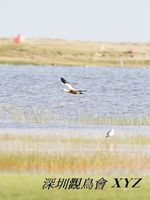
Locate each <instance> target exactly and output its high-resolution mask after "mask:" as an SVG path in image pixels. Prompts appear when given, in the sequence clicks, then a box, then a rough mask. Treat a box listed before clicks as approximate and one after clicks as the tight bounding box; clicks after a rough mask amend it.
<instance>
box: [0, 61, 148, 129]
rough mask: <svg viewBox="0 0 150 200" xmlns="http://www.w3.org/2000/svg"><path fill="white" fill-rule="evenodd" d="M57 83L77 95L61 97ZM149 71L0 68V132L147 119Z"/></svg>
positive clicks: (40, 67)
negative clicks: (68, 85)
mask: <svg viewBox="0 0 150 200" xmlns="http://www.w3.org/2000/svg"><path fill="white" fill-rule="evenodd" d="M60 77H64V78H66V79H67V80H68V81H70V82H71V83H72V84H73V85H74V86H75V87H78V88H80V89H86V90H87V92H86V93H85V94H83V95H71V94H66V93H64V92H63V91H62V89H63V88H64V87H65V86H64V84H63V83H62V82H61V81H60ZM149 86H150V69H149V68H115V67H114V68H113V67H109V68H106V67H101V68H98V67H50V66H49V67H43V66H23V65H22V66H14V65H1V66H0V89H1V92H0V126H1V127H3V126H4V127H7V126H8V127H9V126H11V125H12V126H15V127H18V126H19V125H20V124H22V125H27V126H28V125H29V126H30V125H31V124H38V125H40V124H45V125H48V124H51V123H53V124H56V123H57V122H58V123H61V122H62V123H63V124H68V123H70V121H75V120H77V121H78V123H79V124H80V119H88V120H89V119H93V120H94V119H95V118H97V117H102V118H109V117H110V118H137V117H140V118H142V117H149V116H150V106H149V99H150V89H149Z"/></svg>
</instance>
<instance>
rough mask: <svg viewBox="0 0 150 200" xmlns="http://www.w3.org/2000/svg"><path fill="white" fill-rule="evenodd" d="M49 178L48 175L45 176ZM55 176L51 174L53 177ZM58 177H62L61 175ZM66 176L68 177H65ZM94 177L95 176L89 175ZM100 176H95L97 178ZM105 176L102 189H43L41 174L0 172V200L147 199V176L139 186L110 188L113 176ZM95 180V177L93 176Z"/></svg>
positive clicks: (43, 178)
mask: <svg viewBox="0 0 150 200" xmlns="http://www.w3.org/2000/svg"><path fill="white" fill-rule="evenodd" d="M46 177H47V178H49V177H50V176H49V175H48V176H46ZM55 177H56V176H53V178H55ZM59 178H62V177H61V176H60V177H59ZM66 178H68V177H66ZM90 178H95V177H90ZM99 178H100V177H97V179H99ZM106 178H107V180H108V183H107V185H106V186H105V187H104V189H103V190H95V189H91V190H88V189H78V190H71V189H69V190H64V189H56V188H55V189H50V190H47V189H45V190H43V189H42V186H43V182H44V180H45V176H42V175H30V174H29V175H21V174H2V175H0V183H1V187H0V200H20V199H22V200H41V199H43V200H45V199H46V200H50V199H55V200H60V199H61V200H82V199H85V197H86V199H87V200H93V199H95V200H96V199H97V200H98V199H103V200H109V199H111V200H116V199H121V200H133V199H136V200H140V199H142V200H147V199H149V182H150V179H149V178H143V180H142V182H141V184H140V188H136V189H134V188H131V187H129V188H126V189H125V188H123V187H121V188H112V187H111V186H112V185H113V184H114V182H113V178H110V177H105V179H106ZM95 180H96V178H95Z"/></svg>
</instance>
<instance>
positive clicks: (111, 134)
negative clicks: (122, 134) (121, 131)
mask: <svg viewBox="0 0 150 200" xmlns="http://www.w3.org/2000/svg"><path fill="white" fill-rule="evenodd" d="M114 134H115V130H114V129H111V130H110V131H108V132H107V133H106V138H108V137H112V136H113V135H114Z"/></svg>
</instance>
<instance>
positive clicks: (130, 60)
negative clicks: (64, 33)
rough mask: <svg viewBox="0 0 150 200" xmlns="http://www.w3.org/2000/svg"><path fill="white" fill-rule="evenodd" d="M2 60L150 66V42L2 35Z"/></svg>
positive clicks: (40, 63)
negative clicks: (17, 39) (22, 39)
mask: <svg viewBox="0 0 150 200" xmlns="http://www.w3.org/2000/svg"><path fill="white" fill-rule="evenodd" d="M0 63H7V64H34V65H64V66H129V67H130V66H150V44H142V43H140V44H138V43H137V44H135V43H134V44H132V43H102V42H78V41H65V40H50V39H37V40H33V39H32V40H31V39H27V40H26V41H25V42H24V43H22V44H16V43H14V40H13V39H0Z"/></svg>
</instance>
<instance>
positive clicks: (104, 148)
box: [0, 133, 150, 173]
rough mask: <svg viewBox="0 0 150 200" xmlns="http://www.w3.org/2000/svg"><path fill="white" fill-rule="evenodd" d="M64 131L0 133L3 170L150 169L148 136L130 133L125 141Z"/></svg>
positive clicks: (0, 158)
mask: <svg viewBox="0 0 150 200" xmlns="http://www.w3.org/2000/svg"><path fill="white" fill-rule="evenodd" d="M61 134H62V136H59V135H55V134H54V135H53V134H48V135H40V134H37V135H36V134H33V135H32V134H25V135H24V134H16V135H15V134H5V133H4V134H0V170H1V171H3V170H10V171H11V170H13V171H26V170H27V171H48V172H55V173H56V172H57V173H60V172H65V171H72V172H73V171H76V170H77V171H78V170H79V171H82V170H87V171H88V170H89V171H91V169H92V171H94V170H95V171H98V170H104V169H122V168H123V169H128V170H133V169H134V170H136V169H138V170H139V169H141V170H143V169H150V147H149V145H148V143H149V141H150V138H149V136H136V137H133V138H132V137H131V136H129V137H127V138H126V139H125V141H124V137H119V138H118V137H117V138H115V136H114V138H110V139H106V138H104V137H102V136H100V137H99V138H93V139H92V138H86V137H82V136H80V137H75V138H74V137H69V134H68V137H66V138H64V137H63V133H61ZM61 134H60V135H61ZM125 158H126V159H125Z"/></svg>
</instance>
